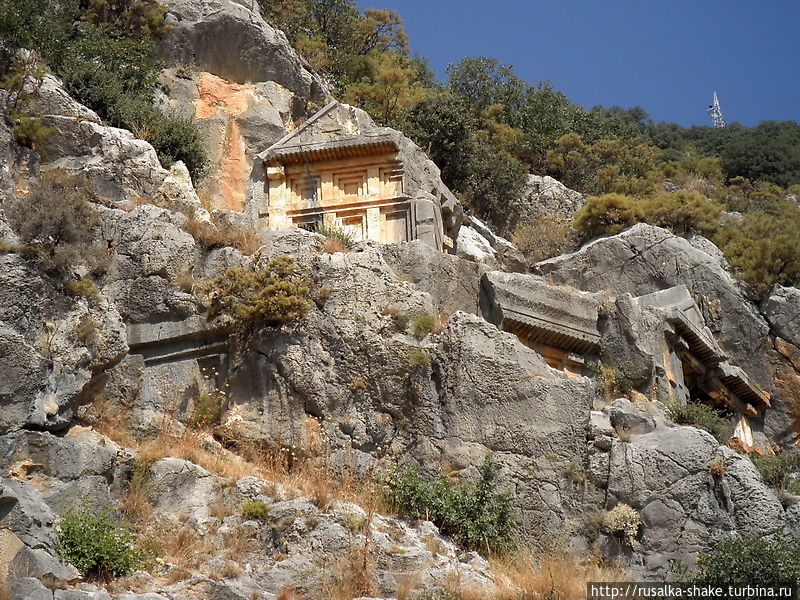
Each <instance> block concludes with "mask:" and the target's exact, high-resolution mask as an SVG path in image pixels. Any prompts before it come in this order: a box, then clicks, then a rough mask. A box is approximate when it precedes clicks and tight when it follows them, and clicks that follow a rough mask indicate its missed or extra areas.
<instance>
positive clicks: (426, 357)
mask: <svg viewBox="0 0 800 600" xmlns="http://www.w3.org/2000/svg"><path fill="white" fill-rule="evenodd" d="M430 364H431V355H430V354H428V353H427V352H426V351H425V350H423V349H422V348H420V349H418V350H412V351H411V352H409V353H408V366H409V367H411V368H412V369H419V368H422V367H427V366H428V365H430Z"/></svg>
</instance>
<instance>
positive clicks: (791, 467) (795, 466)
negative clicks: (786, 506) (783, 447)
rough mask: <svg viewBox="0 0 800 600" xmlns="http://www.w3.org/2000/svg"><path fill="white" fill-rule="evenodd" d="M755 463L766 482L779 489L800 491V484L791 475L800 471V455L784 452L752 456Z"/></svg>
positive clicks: (793, 491)
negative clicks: (775, 454) (774, 454)
mask: <svg viewBox="0 0 800 600" xmlns="http://www.w3.org/2000/svg"><path fill="white" fill-rule="evenodd" d="M751 459H752V461H753V465H755V467H756V469H758V472H759V473H761V476H762V477H763V478H764V482H765V483H766V484H767V485H768V486H770V487H771V488H773V489H775V490H778V491H790V492H792V493H796V492H798V491H800V484H798V482H796V481H795V482H793V481H792V477H791V475H792V474H793V473H797V472H798V471H800V455H797V454H794V453H790V452H784V453H783V454H778V455H777V456H757V455H755V456H751Z"/></svg>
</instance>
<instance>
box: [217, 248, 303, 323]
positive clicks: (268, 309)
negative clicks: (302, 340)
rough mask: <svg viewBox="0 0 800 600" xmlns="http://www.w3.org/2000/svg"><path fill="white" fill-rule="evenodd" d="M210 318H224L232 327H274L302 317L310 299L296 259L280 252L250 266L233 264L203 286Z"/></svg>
mask: <svg viewBox="0 0 800 600" xmlns="http://www.w3.org/2000/svg"><path fill="white" fill-rule="evenodd" d="M204 288H205V292H206V294H207V296H208V313H207V316H208V318H209V319H216V318H218V317H222V318H223V322H224V323H227V325H228V326H229V327H230V328H231V329H235V328H238V327H276V326H280V325H284V324H289V323H292V322H295V321H298V320H299V319H301V318H303V317H304V316H305V315H306V313H308V311H309V310H311V308H312V306H313V303H312V302H311V300H310V299H309V292H310V288H309V284H308V282H307V281H306V280H305V279H304V278H303V277H301V276H299V275H298V274H297V267H296V265H295V261H294V259H292V258H289V257H287V256H280V257H278V258H275V259H272V260H270V261H269V262H268V263H266V264H256V266H254V267H252V268H244V267H241V268H240V267H236V268H231V269H228V270H227V271H225V272H224V273H222V275H220V276H219V277H217V278H216V279H213V280H212V281H210V282H208V283H207V284H205V286H204Z"/></svg>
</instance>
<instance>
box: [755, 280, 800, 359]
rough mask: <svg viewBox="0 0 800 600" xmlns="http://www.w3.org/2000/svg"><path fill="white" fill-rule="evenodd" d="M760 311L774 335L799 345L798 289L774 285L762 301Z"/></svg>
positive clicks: (799, 291) (799, 306) (799, 297)
mask: <svg viewBox="0 0 800 600" xmlns="http://www.w3.org/2000/svg"><path fill="white" fill-rule="evenodd" d="M761 312H762V313H763V314H764V317H765V318H766V319H767V322H768V323H769V324H770V327H772V330H773V331H774V332H775V335H778V336H780V337H782V338H783V339H785V340H787V341H788V342H791V343H792V344H794V345H795V346H798V345H800V290H798V289H797V288H786V287H783V286H780V285H777V286H775V289H773V290H772V293H771V294H770V295H769V297H768V298H767V299H766V300H765V301H764V302H763V303H762V305H761Z"/></svg>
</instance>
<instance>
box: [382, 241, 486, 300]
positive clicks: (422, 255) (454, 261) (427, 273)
mask: <svg viewBox="0 0 800 600" xmlns="http://www.w3.org/2000/svg"><path fill="white" fill-rule="evenodd" d="M468 229H469V228H468V227H464V226H462V228H461V230H460V231H459V237H460V236H461V232H462V231H464V230H468ZM459 247H460V246H459ZM379 249H380V252H381V254H382V256H383V258H384V260H385V261H386V262H387V263H388V264H389V265H390V266H391V267H392V270H393V271H394V273H395V275H396V276H397V278H398V279H401V280H407V281H411V282H413V283H414V285H416V286H417V288H418V289H420V290H422V291H425V292H428V293H429V294H430V295H431V298H432V300H433V303H434V305H435V307H436V310H437V311H438V312H439V313H440V314H442V315H450V314H453V313H454V312H455V311H457V310H461V311H464V312H468V313H472V314H479V313H480V306H479V304H480V293H481V290H480V281H481V276H482V275H483V273H484V272H486V270H487V269H488V267H486V266H485V265H482V264H479V263H478V262H476V261H472V260H464V259H462V258H458V257H456V256H453V255H452V254H444V253H442V252H436V251H434V250H432V249H431V247H430V246H428V245H427V244H425V243H423V242H422V241H420V240H414V241H413V242H408V243H405V244H389V245H383V246H380V248H379Z"/></svg>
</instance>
